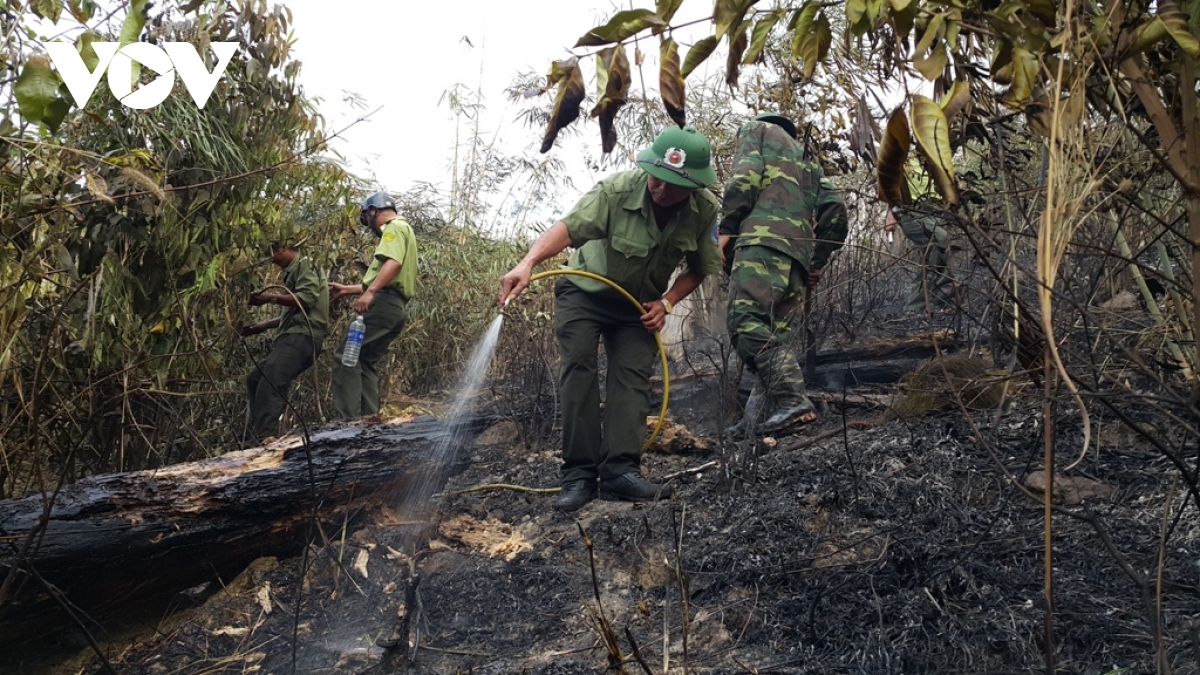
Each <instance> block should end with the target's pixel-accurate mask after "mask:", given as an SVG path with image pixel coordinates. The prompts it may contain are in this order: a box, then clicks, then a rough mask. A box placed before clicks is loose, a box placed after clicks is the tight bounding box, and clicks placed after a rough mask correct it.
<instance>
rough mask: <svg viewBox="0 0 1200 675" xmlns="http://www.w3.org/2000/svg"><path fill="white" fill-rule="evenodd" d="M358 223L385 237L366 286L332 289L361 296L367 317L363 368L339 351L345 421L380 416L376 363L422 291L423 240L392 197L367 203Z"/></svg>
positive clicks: (336, 390)
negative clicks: (420, 249) (420, 254)
mask: <svg viewBox="0 0 1200 675" xmlns="http://www.w3.org/2000/svg"><path fill="white" fill-rule="evenodd" d="M358 222H359V224H361V225H362V226H363V227H366V228H370V230H371V231H372V232H374V233H375V235H376V236H377V237H379V245H378V246H377V247H376V248H375V255H373V256H372V257H371V264H370V265H369V266H368V267H367V273H366V274H365V275H363V280H362V283H361V284H337V283H331V284H329V288H330V290H332V291H333V299H334V300H337V299H339V298H344V297H346V296H348V295H357V296H358V299H357V300H355V301H354V311H355V312H356V313H358V314H361V315H362V316H363V322H364V323H366V325H367V330H366V333H365V335H364V336H363V343H362V350H361V351H360V352H359V356H358V364H357V365H355V366H353V367H347V366H344V365H342V350H343V349H344V348H345V344H342V345H341V346H339V347H338V352H337V355H336V358H335V360H334V364H333V378H332V379H333V410H334V413H335V414H337V415H338V416H339V417H341V418H342V419H353V418H356V417H361V416H366V415H377V414H379V371H378V370H377V369H376V364H377V363H379V360H380V359H382V358H383V357H384V355H385V354H387V350H388V346H389V345H391V344H392V340H395V339H396V337H397V336H398V335H400V332H401V331H403V330H404V323H405V321H406V320H407V318H408V315H407V314H406V313H405V306H406V305H407V303H408V301H409V300H412V297H413V292H414V291H415V290H416V287H417V240H416V237H414V236H413V231H412V227H411V226H410V225H409V224H408V223H407V222H406V221H405V220H404V219H403V218H401V217H400V216H399V215H397V213H396V202H395V200H393V199H392V198H391V196H389V195H388V193H386V192H376V193H375V194H373V195H371V196H370V197H367V198H366V199H365V200H363V203H362V206H361V207H360V209H359V214H358Z"/></svg>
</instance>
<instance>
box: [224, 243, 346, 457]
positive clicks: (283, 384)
mask: <svg viewBox="0 0 1200 675" xmlns="http://www.w3.org/2000/svg"><path fill="white" fill-rule="evenodd" d="M271 262H273V263H275V264H276V265H278V266H279V267H280V268H281V269H282V270H283V285H284V286H285V287H286V288H287V291H285V292H282V293H267V292H266V291H260V292H258V293H254V294H252V295H251V296H250V304H251V305H253V306H259V305H279V306H281V307H283V308H284V310H283V314H281V315H280V316H278V317H275V318H274V319H270V320H268V321H261V322H259V323H253V324H250V325H247V326H244V327H242V335H244V336H249V335H258V334H259V333H262V332H263V331H266V330H269V329H271V328H278V330H277V331H276V332H275V336H276V337H275V343H274V344H273V345H271V352H270V353H269V354H267V357H266V358H265V359H263V360H262V361H261V362H259V363H256V364H255V366H254V369H253V370H251V371H250V376H249V377H247V378H246V390H247V391H246V393H247V394H248V396H249V398H250V433H252V434H254V436H255V438H257V439H259V440H263V439H266V438H269V437H271V436H274V435H275V434H276V433H277V432H278V429H279V415H280V414H282V413H283V408H284V406H285V405H286V404H287V394H288V389H289V388H291V386H292V381H293V380H295V379H296V378H297V377H299V376H300V373H303V372H304V371H305V370H308V368H309V367H310V366H312V364H313V362H314V361H315V360H316V358H317V355H318V354H319V353H320V352H321V342H322V341H323V340H324V339H325V330H326V328H327V327H328V325H329V287H328V286H327V285H326V283H325V277H324V275H323V274H321V273H320V272H318V271H317V269H316V267H314V266H313V263H312V261H311V260H309V259H308V258H306V257H301V256H300V252H299V249H298V248H297V247H296V246H294V245H291V246H281V245H280V244H278V243H272V244H271Z"/></svg>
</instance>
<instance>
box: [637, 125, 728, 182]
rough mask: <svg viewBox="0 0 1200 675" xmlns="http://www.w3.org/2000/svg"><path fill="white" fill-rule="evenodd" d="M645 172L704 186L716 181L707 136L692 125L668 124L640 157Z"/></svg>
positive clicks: (664, 179)
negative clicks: (680, 126) (678, 125)
mask: <svg viewBox="0 0 1200 675" xmlns="http://www.w3.org/2000/svg"><path fill="white" fill-rule="evenodd" d="M637 161H638V165H640V166H641V167H642V170H643V171H645V172H646V173H648V174H650V175H651V176H654V177H655V178H658V179H659V180H662V181H666V182H668V183H670V184H672V185H680V186H682V187H689V188H702V187H705V186H707V185H711V184H713V183H715V182H717V172H715V171H713V168H712V149H711V148H710V147H709V145H708V139H707V138H705V137H704V134H701V133H700V132H699V131H696V130H695V129H693V128H692V127H683V128H682V129H680V128H679V127H675V126H672V127H667V128H666V129H663V132H662V133H661V134H659V135H658V138H656V139H654V143H652V144H651V145H650V147H648V148H646V149H645V150H642V151H641V152H640V153H638V156H637Z"/></svg>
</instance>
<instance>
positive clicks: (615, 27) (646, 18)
mask: <svg viewBox="0 0 1200 675" xmlns="http://www.w3.org/2000/svg"><path fill="white" fill-rule="evenodd" d="M667 4H668V5H669V4H670V3H667ZM669 9H670V12H671V13H672V14H674V12H675V9H678V4H676V6H675V7H674V8H669ZM666 25H667V24H666V22H665V21H664V20H663V19H662V18H661V17H659V15H658V14H657V13H655V12H654V11H653V10H649V9H630V10H626V11H624V12H617V14H616V15H615V16H613V18H612V19H609V21H608V23H606V24H604V25H603V26H597V27H595V28H593V29H591V30H590V31H588V32H587V33H585V34H584V36H583V37H581V38H579V41H578V42H576V43H575V46H576V47H598V46H600V45H606V44H611V43H613V42H621V41H622V40H625V39H626V38H629V37H631V36H633V35H636V34H637V33H640V32H642V31H643V30H645V29H647V28H650V27H652V26H653V27H654V28H664V27H666Z"/></svg>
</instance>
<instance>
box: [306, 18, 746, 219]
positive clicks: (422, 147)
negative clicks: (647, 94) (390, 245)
mask: <svg viewBox="0 0 1200 675" xmlns="http://www.w3.org/2000/svg"><path fill="white" fill-rule="evenodd" d="M284 4H286V5H287V6H288V7H289V8H290V9H291V10H292V15H293V22H294V26H293V32H294V36H295V38H296V43H295V47H294V49H295V52H294V56H295V57H296V58H297V59H299V60H300V61H301V63H302V67H301V72H300V82H301V84H302V86H303V87H304V88H305V91H306V92H307V93H308V94H309V95H310V96H317V97H319V98H321V99H322V100H323V103H322V104H321V105H320V108H319V109H320V111H321V113H322V114H323V115H324V116H325V118H326V122H327V127H328V128H329V129H330V130H336V129H340V128H342V127H344V126H346V124H348V123H350V122H352V121H353V120H355V119H357V118H358V117H360V116H361V115H362V114H363V113H364V112H367V111H370V110H374V109H375V108H377V107H379V106H382V109H381V110H379V111H378V112H376V113H375V114H374V115H372V116H371V117H370V119H369V120H368V121H366V122H362V123H360V124H358V125H356V126H354V127H353V128H352V129H350V130H349V131H347V132H346V133H345V134H344V136H343V137H342V139H341V140H339V141H337V142H335V144H334V148H335V149H336V150H337V151H338V152H339V153H341V154H342V155H343V156H344V157H345V159H346V162H347V164H348V166H349V168H350V169H351V170H352V171H354V172H355V173H357V174H358V175H361V176H364V177H367V178H373V179H374V180H375V181H376V182H377V183H378V184H379V186H380V187H383V188H386V189H388V190H390V191H392V192H404V191H407V190H408V189H410V188H412V187H413V186H414V184H416V183H418V182H427V183H432V184H434V185H436V186H437V187H439V188H440V189H441V190H442V191H443V192H448V187H449V182H450V174H451V168H450V165H451V161H452V158H453V154H454V145H455V133H456V120H455V116H454V114H453V113H452V111H451V109H450V107H449V106H448V105H447V104H446V102H445V101H443V100H442V98H443V95H444V94H445V93H446V92H447V90H449V89H451V88H452V87H454V86H455V85H458V84H461V85H464V86H465V87H466V88H468V89H478V90H479V91H480V93H481V94H482V96H483V104H484V106H485V112H484V113H483V115H482V116H481V127H482V136H483V137H484V138H488V139H491V138H492V137H493V135H495V136H496V137H497V138H498V139H499V145H500V147H502V148H503V150H504V151H505V152H507V153H508V154H512V155H520V154H524V155H526V156H538V153H537V150H538V147H539V145H540V141H541V137H542V134H543V132H544V129H542V128H538V129H531V128H528V127H526V126H525V124H524V122H523V121H520V120H518V119H517V118H516V114H517V112H518V108H517V107H516V106H515V105H513V104H510V103H509V102H508V100H507V97H506V96H505V94H504V90H505V88H507V87H509V86H510V85H511V84H512V83H513V81H514V79H515V77H516V76H517V74H518V73H519V72H523V71H532V72H534V73H536V74H538V75H539V76H544V75H545V74H546V72H547V71H548V70H549V66H550V62H551V61H552V60H556V59H563V58H567V57H568V56H570V55H571V53H570V47H571V46H572V45H573V44H574V43H575V41H576V40H577V39H578V38H579V37H580V36H581V35H583V34H584V33H586V32H587V31H588V30H590V29H591V28H592V27H594V26H597V25H600V24H601V23H603V22H604V21H606V20H607V19H608V18H609V17H611V16H612V15H613V14H614V13H616V12H617V11H619V10H618V8H617V7H615V6H614V5H613V4H611V2H608V1H606V0H583V1H579V0H459V1H456V2H442V3H418V2H411V1H405V0H400V1H388V0H346V1H345V2H344V3H343V5H344V6H345V7H346V8H345V9H343V8H341V7H338V6H332V7H331V5H330V3H329V2H328V1H327V0H285V2H284ZM636 4H637V6H642V7H648V8H653V6H654V3H653V2H652V1H650V0H642V1H641V2H638V3H636ZM350 6H352V7H353V9H352V10H351V9H349V7H350ZM621 9H628V6H627V5H626V4H624V3H622V6H621ZM710 10H711V5H710V4H709V3H696V2H692V3H691V4H690V5H688V4H685V5H684V10H683V11H681V13H680V15H682V14H683V13H684V12H693V13H694V12H702V13H703V12H707V11H710ZM704 15H705V16H707V14H704ZM683 22H684V19H682V18H681V16H677V17H676V19H675V20H674V21H672V23H675V24H679V23H683ZM699 30H701V31H704V32H703V33H702V34H698V35H696V36H695V38H699V37H703V35H704V34H707V30H710V27H709V26H701V27H700V28H699ZM676 38H677V39H679V40H681V42H682V43H683V44H682V45H681V46H682V47H683V48H684V49H686V47H687V46H688V45H690V41H691V40H692V39H695V38H693V37H692V36H691V35H690V32H689V33H688V34H686V35H676ZM468 41H469V42H468ZM655 44H656V43H655ZM593 51H595V50H594V49H589V50H586V53H591V52H593ZM643 51H646V52H648V59H647V66H648V67H649V68H650V69H649V70H648V71H647V72H650V73H654V74H655V75H654V76H653V78H652V81H649V82H647V85H648V86H651V85H657V79H658V78H657V75H656V74H657V52H658V50H657V46H655V47H653V48H649V49H647V48H646V46H645V45H644V46H643ZM631 58H632V54H631ZM721 63H722V64H723V63H724V60H723V58H722V59H721ZM593 73H594V68H593V67H592V65H591V64H590V63H589V64H586V65H585V66H584V74H585V83H586V85H587V87H588V92H589V96H592V97H594V92H593V91H592V90H593V89H594V87H595V82H594V75H593ZM698 74H700V73H698ZM347 92H352V93H354V94H357V95H359V96H361V97H363V98H364V99H365V110H364V109H355V108H353V107H352V106H350V105H348V104H346V103H345V102H344V100H343V99H345V97H346V93H347ZM536 102H537V103H538V104H539V105H540V106H542V107H544V108H549V106H550V105H551V104H552V102H553V91H551V92H549V93H547V94H546V95H544V96H543V97H541V98H539V99H537V101H536ZM588 105H589V104H587V103H585V114H584V115H581V117H580V119H578V120H576V121H575V122H574V123H573V125H572V126H573V127H577V126H580V125H584V126H585V129H584V132H583V134H582V135H581V136H579V137H575V138H564V136H563V135H562V134H560V135H559V140H558V142H557V144H556V145H555V147H554V148H553V149H552V150H551V151H550V153H552V154H557V155H558V157H559V158H561V159H563V160H564V162H566V163H567V165H568V168H569V171H570V174H571V177H572V179H573V180H574V187H575V189H574V191H572V190H569V189H568V190H564V191H563V192H571V194H558V195H557V196H556V199H555V202H556V203H557V205H558V207H559V208H560V209H562V210H564V211H565V209H566V208H568V207H570V206H571V204H573V203H574V202H575V201H576V199H578V197H579V195H580V194H581V193H582V192H583V191H585V190H587V189H588V188H590V187H591V185H592V183H594V182H595V180H597V179H598V178H600V177H601V176H600V175H594V174H592V173H591V172H590V171H589V170H588V169H587V167H586V163H585V161H584V159H583V158H584V157H587V156H590V157H592V158H598V157H599V156H600V154H601V152H600V140H599V130H598V126H597V125H596V123H595V121H594V120H588V119H586V112H587V110H589V109H590V108H589V107H588ZM459 124H464V125H465V121H463V120H460V121H459ZM466 132H467V129H466V128H463V129H461V130H460V133H461V134H462V136H463V138H465V137H466V135H467V134H466ZM511 198H512V199H515V200H517V201H519V200H520V196H519V195H513V196H512V197H511ZM496 206H497V207H499V206H500V205H496ZM501 217H502V216H501ZM547 224H548V223H547Z"/></svg>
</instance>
